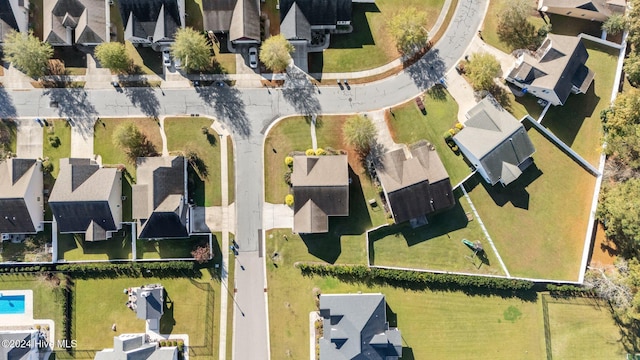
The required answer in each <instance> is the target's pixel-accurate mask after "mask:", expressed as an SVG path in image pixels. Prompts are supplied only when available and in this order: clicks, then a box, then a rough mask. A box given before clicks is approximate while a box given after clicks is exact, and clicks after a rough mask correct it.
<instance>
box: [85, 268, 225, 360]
mask: <svg viewBox="0 0 640 360" xmlns="http://www.w3.org/2000/svg"><path fill="white" fill-rule="evenodd" d="M209 279H210V276H209V274H208V273H206V272H205V271H203V276H202V278H200V279H186V278H130V277H119V278H117V279H90V280H80V279H79V280H76V281H75V282H76V293H75V300H74V319H73V320H74V324H75V333H74V336H75V338H76V339H77V340H78V350H94V351H95V350H101V349H104V348H112V347H113V335H116V334H115V333H113V332H112V331H111V325H112V324H116V325H117V328H118V332H117V333H118V334H121V333H140V332H144V329H145V321H144V320H140V319H138V318H137V317H136V314H135V313H134V312H133V311H131V310H129V309H128V308H127V307H126V306H125V302H126V301H127V297H126V295H124V294H123V293H122V289H126V288H129V287H134V286H140V285H143V284H155V283H157V284H162V286H164V288H165V304H164V314H163V316H162V318H161V319H160V332H161V333H162V334H169V333H170V334H188V335H189V342H190V346H191V347H192V349H191V352H190V355H196V354H198V355H202V356H204V357H206V358H209V356H212V354H213V352H214V350H213V349H214V348H215V347H214V346H212V341H213V340H214V339H216V338H217V337H218V331H217V330H216V329H217V327H215V324H214V323H215V320H217V316H216V313H215V309H214V304H215V303H218V302H219V299H220V296H219V294H218V290H217V289H218V288H219V282H218V281H210V280H209ZM211 358H212V357H211Z"/></svg>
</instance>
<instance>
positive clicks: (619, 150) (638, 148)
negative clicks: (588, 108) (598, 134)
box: [601, 89, 640, 169]
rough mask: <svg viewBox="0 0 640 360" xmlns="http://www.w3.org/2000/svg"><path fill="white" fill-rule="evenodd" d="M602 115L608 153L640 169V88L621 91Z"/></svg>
mask: <svg viewBox="0 0 640 360" xmlns="http://www.w3.org/2000/svg"><path fill="white" fill-rule="evenodd" d="M601 116H602V120H603V126H604V130H605V140H606V142H607V147H606V148H605V152H606V154H607V155H612V156H615V157H616V158H617V159H618V160H619V161H620V162H622V163H624V164H626V165H628V166H629V167H631V168H633V169H640V90H636V89H632V90H631V91H628V92H624V93H621V94H620V95H618V97H617V98H616V100H615V102H614V104H613V106H612V107H611V108H610V109H609V110H608V111H605V112H603V113H602V114H601Z"/></svg>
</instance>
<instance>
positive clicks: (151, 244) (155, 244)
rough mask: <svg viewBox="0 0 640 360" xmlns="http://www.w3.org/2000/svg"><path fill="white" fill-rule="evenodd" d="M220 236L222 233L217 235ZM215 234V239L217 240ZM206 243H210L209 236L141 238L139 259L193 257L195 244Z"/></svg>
mask: <svg viewBox="0 0 640 360" xmlns="http://www.w3.org/2000/svg"><path fill="white" fill-rule="evenodd" d="M217 237H218V238H219V237H220V235H217ZM216 240H217V239H216V236H215V235H214V239H213V241H214V242H216ZM200 243H205V244H207V246H208V245H209V238H208V237H207V236H201V235H194V236H191V237H190V238H186V239H166V240H141V239H138V241H137V244H136V246H137V257H138V259H171V258H192V257H193V256H192V255H191V251H192V250H193V249H194V246H196V245H198V244H200Z"/></svg>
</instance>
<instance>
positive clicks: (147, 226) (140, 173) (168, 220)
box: [132, 156, 189, 239]
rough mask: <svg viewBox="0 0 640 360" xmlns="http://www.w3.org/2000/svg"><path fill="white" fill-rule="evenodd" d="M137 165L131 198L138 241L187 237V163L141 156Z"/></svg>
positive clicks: (172, 157) (183, 160)
mask: <svg viewBox="0 0 640 360" xmlns="http://www.w3.org/2000/svg"><path fill="white" fill-rule="evenodd" d="M136 165H137V170H136V172H137V183H136V184H135V185H133V194H132V199H133V218H134V219H136V220H137V229H138V238H140V239H171V238H186V237H189V231H188V230H187V229H189V226H188V223H189V205H188V204H187V160H186V159H185V158H184V157H182V156H161V157H141V158H138V159H137V160H136Z"/></svg>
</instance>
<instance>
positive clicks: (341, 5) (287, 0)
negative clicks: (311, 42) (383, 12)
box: [280, 0, 352, 30]
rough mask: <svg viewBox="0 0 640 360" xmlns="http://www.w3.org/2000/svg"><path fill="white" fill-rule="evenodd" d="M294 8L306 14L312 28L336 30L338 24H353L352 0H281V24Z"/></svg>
mask: <svg viewBox="0 0 640 360" xmlns="http://www.w3.org/2000/svg"><path fill="white" fill-rule="evenodd" d="M294 4H295V5H296V7H294V6H293V5H294ZM296 8H297V10H296ZM292 9H293V11H300V12H301V13H302V14H303V15H304V21H307V22H309V25H310V27H311V29H312V30H335V29H336V28H337V26H338V25H350V24H351V10H352V0H281V1H280V23H281V24H282V22H283V21H284V19H285V18H286V17H287V15H288V14H289V12H290V11H291V10H292ZM300 20H302V18H300Z"/></svg>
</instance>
